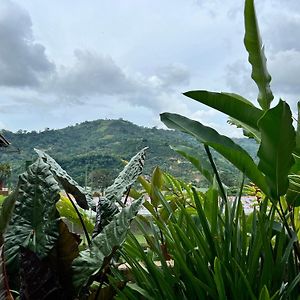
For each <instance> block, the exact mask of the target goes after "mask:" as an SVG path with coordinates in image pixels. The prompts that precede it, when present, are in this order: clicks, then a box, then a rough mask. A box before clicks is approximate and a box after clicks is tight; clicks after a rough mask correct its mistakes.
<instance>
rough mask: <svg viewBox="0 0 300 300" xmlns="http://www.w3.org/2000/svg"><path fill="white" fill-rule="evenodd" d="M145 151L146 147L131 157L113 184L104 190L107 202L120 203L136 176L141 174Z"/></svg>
mask: <svg viewBox="0 0 300 300" xmlns="http://www.w3.org/2000/svg"><path fill="white" fill-rule="evenodd" d="M147 149H148V148H147V147H146V148H144V149H142V150H141V151H140V152H138V153H137V154H136V155H135V156H134V157H132V158H131V160H130V161H129V163H128V164H127V165H126V166H125V168H124V169H123V170H122V171H121V173H120V174H119V176H118V177H117V178H116V179H115V181H114V183H113V184H112V185H111V186H109V187H108V188H107V189H106V190H105V197H106V198H107V199H108V200H110V201H112V202H116V201H117V202H119V201H121V199H122V197H123V195H124V194H125V193H126V191H127V190H128V189H129V188H130V186H131V185H132V184H133V183H134V182H135V181H136V180H137V178H138V176H140V175H141V174H142V171H143V168H144V163H145V152H146V150H147Z"/></svg>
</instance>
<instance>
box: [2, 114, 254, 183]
mask: <svg viewBox="0 0 300 300" xmlns="http://www.w3.org/2000/svg"><path fill="white" fill-rule="evenodd" d="M2 133H3V135H4V136H5V137H6V139H8V140H9V141H10V142H11V144H12V145H11V146H10V147H8V149H4V150H1V151H0V162H1V163H7V162H8V163H10V164H11V166H12V178H11V179H12V181H13V182H16V179H17V175H18V174H20V173H22V172H23V171H24V170H25V165H26V162H27V163H29V162H31V161H33V160H34V159H36V157H37V156H36V154H35V152H34V150H33V148H38V149H41V150H44V151H46V152H47V153H48V154H49V155H51V156H52V157H53V158H55V159H56V160H57V161H58V163H59V164H60V165H61V166H62V167H63V168H64V169H65V170H66V171H67V172H68V173H69V174H70V175H71V176H72V177H74V179H76V180H77V181H78V182H79V183H80V184H82V185H84V184H86V183H87V184H88V185H92V186H93V187H94V188H96V187H104V186H107V185H108V184H110V183H111V181H112V180H113V178H114V177H115V176H116V175H117V174H118V172H119V171H120V170H121V169H122V168H123V163H122V160H129V159H130V158H131V157H132V156H133V155H134V154H135V153H137V152H138V151H139V150H140V149H142V148H144V147H149V149H148V151H147V157H146V163H145V173H146V174H151V172H152V170H153V168H154V167H155V166H157V165H159V166H160V167H161V168H162V169H163V170H165V171H168V172H170V173H171V174H172V175H174V176H177V177H180V178H183V179H185V180H188V181H192V182H194V183H198V184H200V185H206V182H205V180H204V179H203V177H202V176H200V174H199V172H198V171H197V170H196V169H195V168H194V167H193V166H192V165H191V164H190V163H189V162H187V161H186V160H184V159H183V158H182V157H181V156H179V155H178V154H177V153H176V152H174V151H173V150H172V149H171V148H170V147H169V145H180V144H182V145H190V146H193V147H195V148H196V149H197V150H198V155H199V157H201V159H202V160H204V161H205V160H207V158H206V155H205V152H204V149H203V147H202V146H201V145H200V144H199V143H197V142H196V141H195V140H194V139H192V138H191V137H189V136H187V135H185V134H183V133H180V132H175V131H171V130H163V129H157V128H155V127H153V128H145V127H140V126H137V125H135V124H133V123H131V122H128V121H125V120H122V119H119V120H96V121H86V122H83V123H80V124H76V125H75V126H69V127H66V128H63V129H57V130H49V129H46V130H44V131H42V132H35V131H32V132H26V131H22V130H19V131H18V132H16V133H13V132H10V131H2ZM235 141H236V142H237V143H238V144H240V145H241V146H242V147H244V148H246V150H248V151H250V153H251V154H253V155H255V153H256V151H257V146H256V144H255V143H254V142H253V141H252V140H249V139H235ZM17 148H19V149H20V152H19V153H18V152H16V151H14V150H15V149H17ZM214 156H215V160H216V164H217V166H218V169H219V170H220V173H221V176H222V178H223V180H224V182H225V184H227V185H229V186H234V185H236V182H237V180H238V178H239V176H240V175H239V172H238V171H236V170H235V169H234V168H233V167H232V166H231V164H230V163H228V162H227V161H226V160H225V159H224V158H222V157H221V156H219V155H216V154H215V155H214Z"/></svg>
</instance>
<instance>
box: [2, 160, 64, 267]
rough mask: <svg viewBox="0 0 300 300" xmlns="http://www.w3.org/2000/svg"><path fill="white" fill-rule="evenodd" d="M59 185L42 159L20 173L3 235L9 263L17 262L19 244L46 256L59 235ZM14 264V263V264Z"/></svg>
mask: <svg viewBox="0 0 300 300" xmlns="http://www.w3.org/2000/svg"><path fill="white" fill-rule="evenodd" d="M59 191H60V188H59V185H58V183H57V181H56V180H55V179H54V176H53V174H52V172H51V171H50V167H49V165H48V164H46V163H45V162H44V161H43V160H42V159H41V158H39V159H38V160H37V161H36V162H35V163H34V164H32V165H31V166H29V168H28V169H27V171H26V172H25V173H23V174H21V175H20V177H19V183H18V190H17V198H16V203H15V209H14V212H13V214H12V218H11V221H10V223H9V225H8V228H7V231H6V233H5V235H4V240H5V245H4V246H5V248H4V252H5V258H6V262H7V264H8V265H9V266H11V265H12V263H13V262H18V254H19V247H20V246H24V247H30V249H32V250H33V251H34V252H35V253H36V254H37V255H38V256H39V257H41V258H43V257H45V256H46V255H47V254H48V252H49V251H50V250H51V249H52V247H53V246H54V244H55V241H56V240H57V237H58V214H57V211H56V206H55V205H56V202H57V201H58V200H59ZM14 266H15V264H14Z"/></svg>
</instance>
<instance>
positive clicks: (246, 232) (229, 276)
mask: <svg viewBox="0 0 300 300" xmlns="http://www.w3.org/2000/svg"><path fill="white" fill-rule="evenodd" d="M154 177H157V172H154V174H153V177H152V180H151V182H152V184H151V183H150V182H148V183H149V186H150V185H151V186H152V191H153V190H156V192H155V194H156V195H157V198H156V200H155V205H154V203H153V198H151V196H150V194H149V196H150V199H151V200H150V201H149V203H146V204H144V205H145V206H147V207H148V209H149V212H150V213H151V218H150V219H149V218H145V217H141V216H139V221H138V224H139V229H140V231H141V232H142V233H143V234H144V237H145V241H146V242H143V243H142V244H140V242H139V241H138V240H137V239H136V237H135V235H133V234H130V237H129V238H128V240H127V242H126V244H125V246H124V247H123V248H122V249H121V251H120V253H121V255H122V257H123V259H124V260H125V262H126V268H125V270H127V269H128V268H129V270H130V272H131V276H130V278H131V280H129V281H128V275H127V273H125V275H126V276H124V275H123V278H122V274H116V271H115V272H114V273H113V275H114V276H111V278H110V280H111V283H112V284H114V283H115V285H117V283H118V282H119V280H120V279H118V281H117V280H116V278H120V277H121V278H122V280H123V281H124V282H127V284H126V287H125V288H124V286H122V289H119V293H118V299H158V298H159V297H163V298H164V299H170V300H171V299H297V296H298V294H299V288H298V282H299V280H300V275H299V273H298V269H297V264H296V261H295V259H296V257H295V256H294V255H293V244H294V242H295V241H296V240H297V237H296V236H295V235H294V236H293V238H292V239H291V238H290V237H289V235H288V234H287V232H286V230H285V229H284V226H283V225H282V224H281V223H280V222H278V221H276V209H275V206H272V207H271V208H269V207H268V205H267V204H268V203H267V201H264V202H263V204H262V205H261V206H260V207H259V208H258V210H256V209H254V210H253V212H252V213H251V214H249V215H246V214H245V212H244V210H243V205H242V201H241V195H242V190H243V184H241V188H240V191H239V193H238V194H237V196H236V198H235V200H234V201H230V200H229V199H228V197H227V196H226V203H225V204H224V206H223V205H220V202H219V195H220V191H219V189H218V185H217V183H216V180H214V181H213V184H212V186H211V187H210V188H209V189H208V190H207V191H206V192H201V191H197V190H196V189H195V188H193V187H192V186H191V185H188V184H185V183H183V182H182V181H180V180H177V179H175V178H173V177H172V176H170V175H168V174H161V179H162V181H160V183H158V181H157V180H156V179H157V178H156V179H154ZM167 178H169V179H171V181H172V185H171V186H172V187H171V186H170V185H169V183H170V182H169V180H168V179H167ZM155 182H156V183H155ZM149 186H148V187H149ZM167 187H169V188H167ZM170 187H171V188H170ZM148 192H149V189H148ZM123 271H124V270H123Z"/></svg>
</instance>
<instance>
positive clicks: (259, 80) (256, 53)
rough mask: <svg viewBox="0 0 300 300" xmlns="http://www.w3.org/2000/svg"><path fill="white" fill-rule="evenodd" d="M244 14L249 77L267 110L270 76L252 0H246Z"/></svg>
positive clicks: (269, 96) (271, 98)
mask: <svg viewBox="0 0 300 300" xmlns="http://www.w3.org/2000/svg"><path fill="white" fill-rule="evenodd" d="M244 16H245V18H244V20H245V37H244V44H245V47H246V50H247V51H248V54H249V57H248V60H249V62H250V64H251V65H252V74H251V77H252V79H253V80H254V81H255V83H256V85H257V87H258V90H259V94H258V99H257V101H258V102H259V104H260V106H261V108H262V109H263V110H267V109H268V108H270V103H271V101H272V100H273V98H274V96H273V94H272V91H271V88H270V82H271V76H270V74H269V72H268V70H267V59H266V57H265V54H264V46H263V45H262V41H261V37H260V33H259V28H258V24H257V19H256V13H255V8H254V0H246V2H245V11H244Z"/></svg>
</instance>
